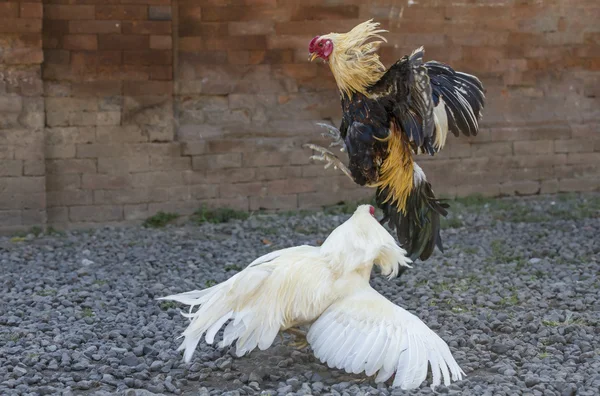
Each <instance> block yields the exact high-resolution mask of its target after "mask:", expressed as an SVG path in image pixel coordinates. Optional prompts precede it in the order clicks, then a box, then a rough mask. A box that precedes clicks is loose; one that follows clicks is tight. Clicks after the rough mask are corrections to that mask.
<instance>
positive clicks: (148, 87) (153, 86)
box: [123, 81, 173, 96]
mask: <svg viewBox="0 0 600 396" xmlns="http://www.w3.org/2000/svg"><path fill="white" fill-rule="evenodd" d="M172 91H173V83H172V82H170V81H145V82H140V81H137V82H129V81H127V82H125V84H124V85H123V94H125V95H130V96H144V95H149V96H150V95H162V96H164V95H168V94H170V93H171V92H172Z"/></svg>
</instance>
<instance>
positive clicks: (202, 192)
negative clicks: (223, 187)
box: [189, 184, 219, 199]
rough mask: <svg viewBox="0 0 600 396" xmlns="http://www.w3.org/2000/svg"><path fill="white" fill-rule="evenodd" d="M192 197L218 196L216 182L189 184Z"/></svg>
mask: <svg viewBox="0 0 600 396" xmlns="http://www.w3.org/2000/svg"><path fill="white" fill-rule="evenodd" d="M189 190H190V194H191V196H192V199H206V198H216V197H218V196H219V186H217V185H216V184H192V185H190V186H189Z"/></svg>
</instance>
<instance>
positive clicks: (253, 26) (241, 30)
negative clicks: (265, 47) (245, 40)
mask: <svg viewBox="0 0 600 396" xmlns="http://www.w3.org/2000/svg"><path fill="white" fill-rule="evenodd" d="M228 28H229V29H228V31H229V34H230V35H232V36H251V35H266V34H271V33H274V32H275V23H274V21H268V20H263V21H261V20H255V21H245V22H229V24H228Z"/></svg>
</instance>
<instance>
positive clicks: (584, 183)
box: [558, 177, 600, 192]
mask: <svg viewBox="0 0 600 396" xmlns="http://www.w3.org/2000/svg"><path fill="white" fill-rule="evenodd" d="M598 190H600V187H599V186H598V178H597V177H595V178H590V179H561V180H559V183H558V191H559V192H568V191H598Z"/></svg>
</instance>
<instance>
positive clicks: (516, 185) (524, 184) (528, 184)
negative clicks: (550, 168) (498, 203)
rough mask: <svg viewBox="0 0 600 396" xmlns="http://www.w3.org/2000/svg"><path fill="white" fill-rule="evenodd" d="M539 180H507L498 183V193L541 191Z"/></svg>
mask: <svg viewBox="0 0 600 396" xmlns="http://www.w3.org/2000/svg"><path fill="white" fill-rule="evenodd" d="M541 188H542V187H541V183H540V182H539V181H520V182H509V183H503V184H501V185H500V193H501V194H508V195H532V194H539V193H540V192H541Z"/></svg>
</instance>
